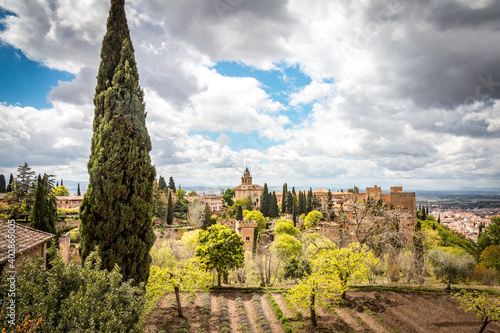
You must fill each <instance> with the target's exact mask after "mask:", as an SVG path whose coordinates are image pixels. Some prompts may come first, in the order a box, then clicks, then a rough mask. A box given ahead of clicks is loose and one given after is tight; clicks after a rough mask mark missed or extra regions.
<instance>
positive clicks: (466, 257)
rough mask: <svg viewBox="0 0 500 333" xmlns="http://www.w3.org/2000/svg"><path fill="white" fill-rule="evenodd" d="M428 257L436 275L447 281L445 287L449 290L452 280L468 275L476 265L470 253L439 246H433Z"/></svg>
mask: <svg viewBox="0 0 500 333" xmlns="http://www.w3.org/2000/svg"><path fill="white" fill-rule="evenodd" d="M429 259H430V261H431V263H432V266H433V267H434V274H435V275H436V277H437V278H443V279H445V280H446V281H448V285H447V287H446V289H448V290H451V283H452V282H455V281H456V280H457V279H459V278H465V277H467V275H470V274H471V273H472V272H473V270H474V266H475V265H476V261H475V260H474V257H473V256H471V255H470V254H466V253H460V252H458V251H453V250H448V251H446V250H443V249H439V248H435V249H433V250H432V251H431V252H430V253H429Z"/></svg>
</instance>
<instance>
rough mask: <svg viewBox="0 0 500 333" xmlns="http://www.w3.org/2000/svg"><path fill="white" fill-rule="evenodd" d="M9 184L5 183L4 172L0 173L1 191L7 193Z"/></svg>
mask: <svg viewBox="0 0 500 333" xmlns="http://www.w3.org/2000/svg"><path fill="white" fill-rule="evenodd" d="M6 186H7V184H5V176H4V175H3V174H2V175H0V193H5V191H6V190H7V188H6Z"/></svg>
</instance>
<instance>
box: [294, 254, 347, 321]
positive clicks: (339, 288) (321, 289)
mask: <svg viewBox="0 0 500 333" xmlns="http://www.w3.org/2000/svg"><path fill="white" fill-rule="evenodd" d="M331 252H332V250H329V251H328V250H323V251H320V252H319V253H318V254H317V256H316V257H315V258H314V259H313V260H311V264H310V269H311V272H310V273H309V274H308V275H306V276H305V278H304V279H303V280H302V281H301V282H300V283H299V284H298V285H295V286H294V287H293V288H291V289H289V290H288V293H287V295H286V300H287V302H288V303H290V304H292V305H294V306H296V307H302V308H308V309H309V310H310V313H311V324H312V326H313V327H316V326H317V325H318V322H317V318H316V307H317V306H327V305H330V304H332V303H335V302H338V301H340V295H342V293H343V292H344V291H345V289H344V288H345V287H343V285H342V283H341V281H340V278H339V275H338V273H337V271H336V270H335V269H334V267H333V266H332V265H331V264H330V257H331Z"/></svg>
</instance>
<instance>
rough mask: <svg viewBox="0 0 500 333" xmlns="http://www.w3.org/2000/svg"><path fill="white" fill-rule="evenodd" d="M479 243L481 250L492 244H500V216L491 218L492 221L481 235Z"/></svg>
mask: <svg viewBox="0 0 500 333" xmlns="http://www.w3.org/2000/svg"><path fill="white" fill-rule="evenodd" d="M477 245H478V247H479V250H480V252H482V251H484V249H485V248H487V247H488V246H490V245H500V217H498V216H494V217H492V218H491V223H490V224H489V225H488V227H486V229H484V230H483V231H482V232H481V234H480V235H479V238H478V241H477Z"/></svg>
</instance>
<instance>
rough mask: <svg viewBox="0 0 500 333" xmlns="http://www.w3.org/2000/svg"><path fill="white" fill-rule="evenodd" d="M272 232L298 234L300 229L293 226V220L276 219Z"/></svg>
mask: <svg viewBox="0 0 500 333" xmlns="http://www.w3.org/2000/svg"><path fill="white" fill-rule="evenodd" d="M274 234H275V235H276V236H279V235H283V234H288V235H290V236H296V235H299V234H300V230H299V229H298V228H296V227H294V226H293V222H292V221H290V220H286V219H280V220H278V221H276V224H275V225H274Z"/></svg>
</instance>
